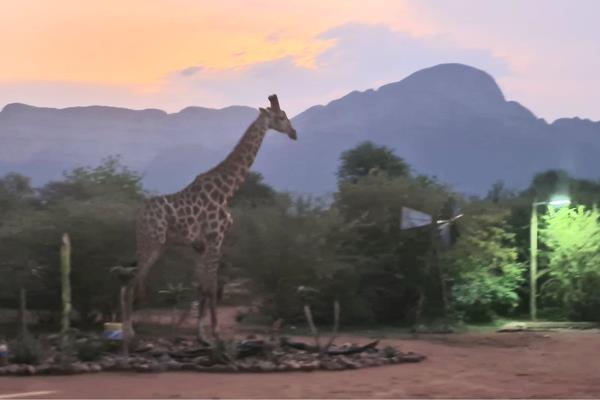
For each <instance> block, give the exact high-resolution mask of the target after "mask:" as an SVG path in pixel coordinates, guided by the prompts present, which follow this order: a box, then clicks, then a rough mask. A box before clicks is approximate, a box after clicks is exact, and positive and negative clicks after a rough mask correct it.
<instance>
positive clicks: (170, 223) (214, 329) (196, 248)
mask: <svg viewBox="0 0 600 400" xmlns="http://www.w3.org/2000/svg"><path fill="white" fill-rule="evenodd" d="M269 101H270V104H271V106H270V107H269V108H266V109H265V108H259V115H258V117H257V118H256V120H255V121H254V122H252V124H250V126H249V127H248V129H247V130H246V132H245V133H244V135H243V136H242V138H241V139H240V141H239V142H238V144H237V145H236V146H235V148H234V149H233V150H232V151H231V153H230V154H229V155H228V156H227V157H226V158H225V159H224V160H223V161H221V163H219V164H218V165H217V166H216V167H214V168H212V169H211V170H209V171H207V172H205V173H202V174H200V175H198V176H196V178H195V179H194V181H193V182H192V183H191V184H189V185H188V186H186V187H185V188H184V189H183V190H181V191H179V192H176V193H173V194H167V195H163V196H156V197H151V198H149V199H148V200H146V202H145V203H144V205H143V206H142V207H141V208H140V210H139V212H138V215H137V219H136V243H137V244H136V246H137V247H136V259H137V267H138V270H137V273H136V276H135V278H134V279H133V280H132V282H131V283H130V285H129V287H128V288H127V295H126V296H127V301H126V307H125V311H124V316H123V323H124V324H123V325H124V326H123V330H124V334H125V336H126V338H127V337H132V336H133V335H134V331H133V327H132V321H131V315H132V309H133V298H134V292H135V291H136V290H138V291H139V290H141V288H142V285H143V282H144V280H145V277H146V276H147V274H148V272H149V270H150V268H152V266H153V265H154V264H155V263H156V261H157V260H158V259H159V258H160V256H161V255H162V253H163V252H164V251H165V249H166V248H167V247H169V246H178V245H179V246H187V247H191V248H192V249H193V253H194V259H195V266H194V274H195V279H196V283H197V287H198V304H199V305H198V322H197V323H198V325H197V337H198V340H199V341H200V342H203V343H208V342H207V340H206V337H205V335H204V332H203V328H202V318H203V317H204V314H205V312H206V306H207V304H208V308H209V310H210V320H211V333H212V336H213V337H214V338H215V339H216V338H218V326H217V313H216V303H217V290H218V288H217V273H218V267H219V260H220V257H221V245H222V243H223V240H224V238H225V234H226V232H227V230H228V228H229V227H230V226H231V225H232V223H233V218H232V215H231V213H230V211H229V207H228V203H229V201H230V200H231V198H232V197H233V195H234V194H235V193H236V191H237V189H238V188H239V187H240V185H241V184H242V183H243V182H244V180H245V178H246V176H247V175H248V172H249V171H250V167H251V166H252V163H253V162H254V159H255V157H256V154H257V152H258V150H259V148H260V146H261V144H262V142H263V139H264V137H265V134H266V133H267V131H268V130H269V129H272V130H275V131H278V132H280V133H284V134H287V136H288V137H289V138H290V139H293V140H296V139H297V135H296V130H295V129H294V128H293V127H292V124H291V122H290V120H289V119H288V117H287V115H286V113H285V112H284V111H283V110H281V108H280V107H279V101H278V99H277V95H271V96H269Z"/></svg>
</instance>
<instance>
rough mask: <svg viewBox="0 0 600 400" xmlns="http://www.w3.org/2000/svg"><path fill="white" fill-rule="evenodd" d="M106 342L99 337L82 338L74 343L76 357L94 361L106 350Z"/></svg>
mask: <svg viewBox="0 0 600 400" xmlns="http://www.w3.org/2000/svg"><path fill="white" fill-rule="evenodd" d="M106 347H107V346H106V344H105V342H104V341H103V340H102V339H99V338H86V339H82V340H80V341H78V342H76V344H75V349H76V351H77V358H78V359H79V360H81V361H96V360H98V359H99V358H100V357H101V356H102V355H103V354H104V353H105V351H106Z"/></svg>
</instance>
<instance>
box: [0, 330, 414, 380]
mask: <svg viewBox="0 0 600 400" xmlns="http://www.w3.org/2000/svg"><path fill="white" fill-rule="evenodd" d="M80 341H81V339H80ZM378 345H379V342H378V341H375V342H371V343H368V344H367V345H363V346H359V345H356V344H351V343H346V344H343V345H341V346H335V345H331V346H329V348H328V349H327V350H324V349H321V350H320V351H319V349H318V348H317V347H316V346H314V345H310V344H307V343H304V342H298V341H291V340H289V339H286V338H281V339H280V340H278V341H274V340H263V339H256V338H252V339H246V340H241V341H235V342H234V341H221V342H218V343H217V344H216V345H215V346H213V347H208V346H199V345H198V343H197V342H196V341H195V340H191V339H185V338H173V339H167V338H158V339H143V340H138V341H137V343H135V345H134V346H132V348H133V350H132V351H131V354H130V355H128V356H124V355H122V354H119V353H118V351H116V352H115V351H107V352H103V353H102V354H101V355H100V356H99V357H98V358H97V359H96V360H94V361H86V362H84V361H80V360H76V359H73V358H71V359H70V360H68V359H65V357H64V356H61V355H60V353H59V352H58V349H57V348H54V349H52V351H50V353H54V354H51V355H50V356H48V357H46V358H45V359H43V361H42V362H40V363H39V364H37V365H29V364H9V365H6V366H2V367H0V375H42V374H48V375H49V374H52V375H66V374H80V373H92V372H100V371H131V372H163V371H182V370H186V371H199V372H237V373H243V372H253V373H260V372H278V371H306V372H308V371H316V370H334V371H338V370H346V369H358V368H366V367H375V366H381V365H389V364H399V363H409V362H420V361H422V360H424V359H425V356H423V355H420V354H415V353H412V352H408V353H403V352H400V351H398V350H397V349H395V348H392V347H389V346H388V347H383V348H380V347H378Z"/></svg>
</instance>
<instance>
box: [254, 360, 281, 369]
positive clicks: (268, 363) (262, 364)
mask: <svg viewBox="0 0 600 400" xmlns="http://www.w3.org/2000/svg"><path fill="white" fill-rule="evenodd" d="M255 368H256V369H257V371H259V372H273V371H275V370H276V369H277V366H276V365H275V363H273V362H271V361H259V362H258V363H257V364H256V367H255Z"/></svg>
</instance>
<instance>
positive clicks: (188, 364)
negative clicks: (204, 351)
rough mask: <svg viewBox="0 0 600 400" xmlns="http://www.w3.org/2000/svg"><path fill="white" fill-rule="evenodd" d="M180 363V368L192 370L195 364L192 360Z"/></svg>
mask: <svg viewBox="0 0 600 400" xmlns="http://www.w3.org/2000/svg"><path fill="white" fill-rule="evenodd" d="M180 364H181V369H182V370H184V371H193V370H195V369H196V364H194V363H193V362H182V363H180Z"/></svg>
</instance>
